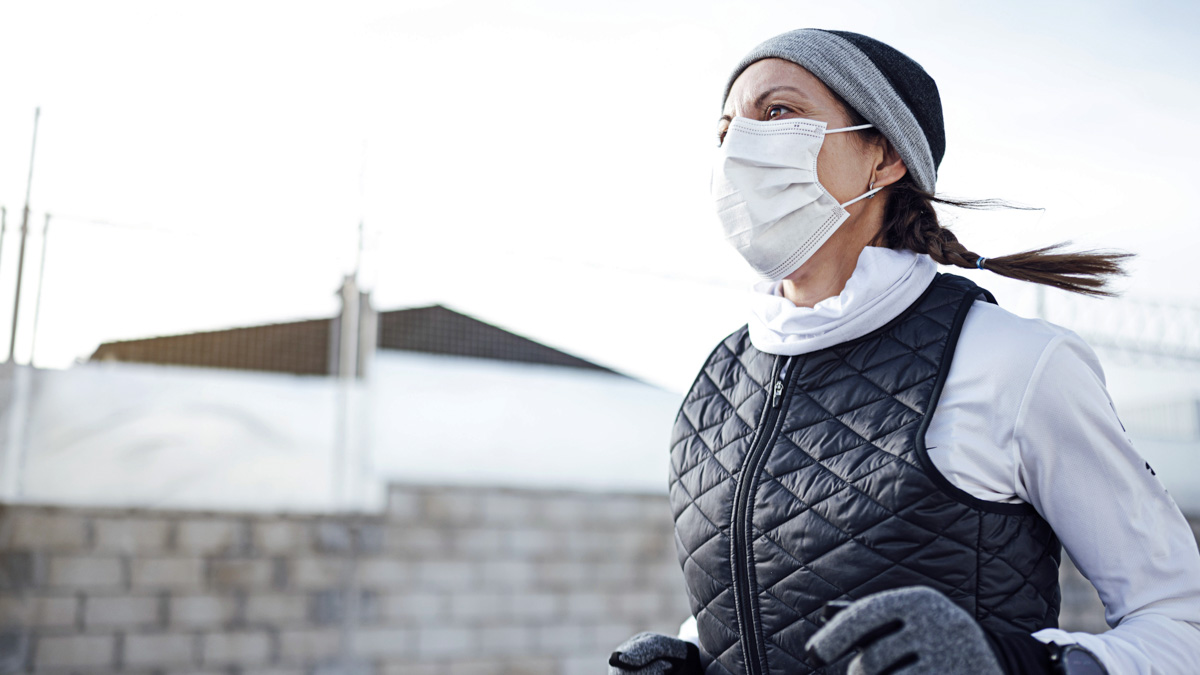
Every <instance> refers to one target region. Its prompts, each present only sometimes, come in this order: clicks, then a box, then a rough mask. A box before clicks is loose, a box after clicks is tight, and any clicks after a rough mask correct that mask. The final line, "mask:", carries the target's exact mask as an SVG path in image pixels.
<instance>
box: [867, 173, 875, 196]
mask: <svg viewBox="0 0 1200 675" xmlns="http://www.w3.org/2000/svg"><path fill="white" fill-rule="evenodd" d="M874 189H875V179H874V178H872V179H871V184H870V185H868V186H867V192H870V191H871V190H874ZM874 198H875V195H871V196H870V197H867V199H874Z"/></svg>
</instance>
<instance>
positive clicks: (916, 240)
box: [880, 176, 1133, 297]
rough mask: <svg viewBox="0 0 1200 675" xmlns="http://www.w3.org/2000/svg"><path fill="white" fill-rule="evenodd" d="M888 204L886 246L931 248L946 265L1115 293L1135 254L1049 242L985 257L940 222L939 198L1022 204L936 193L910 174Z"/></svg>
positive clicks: (978, 204)
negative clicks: (1075, 248) (1072, 248)
mask: <svg viewBox="0 0 1200 675" xmlns="http://www.w3.org/2000/svg"><path fill="white" fill-rule="evenodd" d="M886 192H887V193H888V201H887V207H886V210H885V212H884V217H883V228H882V229H881V230H880V239H882V241H883V245H885V246H888V247H890V248H894V249H907V250H910V251H916V252H917V253H927V254H929V257H931V258H933V260H934V261H935V262H937V263H939V264H942V265H952V266H954V267H963V268H967V269H976V268H979V269H986V270H988V271H989V272H994V273H996V274H999V275H1000V276H1004V277H1008V278H1010V279H1018V280H1020V281H1031V282H1033V283H1035V284H1044V285H1046V286H1053V287H1054V288H1061V289H1062V290H1064V291H1071V292H1072V293H1081V294H1083V295H1091V296H1104V297H1108V296H1112V295H1115V294H1114V293H1113V291H1112V290H1110V289H1109V288H1108V282H1110V281H1111V280H1112V279H1113V278H1114V277H1117V276H1121V275H1124V274H1125V270H1124V269H1123V267H1122V265H1123V264H1124V263H1125V262H1126V261H1128V260H1129V259H1130V258H1132V257H1133V254H1132V253H1124V252H1118V251H1076V252H1072V251H1065V250H1063V249H1064V247H1066V246H1067V245H1068V244H1069V242H1062V243H1058V244H1054V245H1052V246H1044V247H1042V248H1036V249H1032V250H1029V251H1022V252H1020V253H1014V254H1012V255H1005V256H999V257H996V258H984V257H982V256H980V255H979V254H977V253H975V252H974V251H971V250H970V249H968V248H967V247H966V246H963V245H962V243H960V242H959V241H958V237H956V236H954V233H953V232H951V231H950V230H948V229H946V228H944V227H942V226H941V224H940V223H939V222H938V216H937V212H936V211H935V210H934V208H933V205H934V203H938V204H949V205H951V206H957V207H960V208H966V209H989V208H996V207H1007V208H1022V207H1017V206H1012V205H1010V204H1007V203H1005V202H1003V201H999V200H995V199H984V200H975V201H959V200H953V199H946V198H941V197H936V196H934V195H931V194H929V193H928V192H925V191H924V190H921V189H920V188H918V187H917V186H916V185H915V184H914V183H913V181H912V179H911V177H909V176H905V177H904V178H901V179H900V180H899V181H898V182H897V183H896V184H894V185H892V186H890V187H888V189H887V191H886Z"/></svg>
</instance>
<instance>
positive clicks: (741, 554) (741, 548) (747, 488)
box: [732, 356, 792, 675]
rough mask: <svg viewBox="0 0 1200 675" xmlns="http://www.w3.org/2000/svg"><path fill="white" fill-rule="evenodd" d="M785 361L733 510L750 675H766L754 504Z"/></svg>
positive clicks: (776, 369) (776, 372)
mask: <svg viewBox="0 0 1200 675" xmlns="http://www.w3.org/2000/svg"><path fill="white" fill-rule="evenodd" d="M782 360H783V365H782V366H780V360H779V358H776V361H775V363H774V364H773V366H772V369H771V387H770V391H771V402H770V404H769V405H768V406H767V407H766V410H765V411H764V412H765V415H764V417H763V421H762V424H761V426H760V431H759V435H758V438H757V439H756V440H755V442H754V446H753V447H751V448H750V452H748V453H746V461H745V462H744V463H743V464H742V471H741V474H740V478H739V480H738V485H737V496H736V497H735V501H734V509H733V513H734V516H733V546H732V548H733V555H734V560H733V569H734V579H735V580H736V582H735V585H736V589H735V591H736V592H735V597H736V598H737V614H738V625H739V626H742V627H743V628H742V640H743V646H744V647H745V650H744V652H743V653H744V655H745V656H746V672H747V675H762V673H763V664H762V663H761V662H760V661H759V644H758V628H759V627H758V626H756V625H755V623H754V601H753V600H752V598H751V593H752V591H753V589H751V588H750V566H751V563H750V554H751V550H752V547H753V545H754V544H753V542H752V541H751V539H750V534H751V532H752V531H753V522H752V521H753V513H752V509H751V503H752V501H753V498H754V486H755V484H756V481H755V478H756V477H757V476H758V473H759V471H760V469H761V467H760V466H759V464H761V459H762V458H763V457H764V456H765V455H766V452H767V449H768V448H770V447H771V444H772V443H773V442H774V440H775V435H776V433H777V432H778V429H776V426H777V424H778V423H779V420H780V419H782V416H781V415H780V412H781V411H780V403H782V401H783V392H784V391H785V390H786V389H787V376H788V366H790V365H791V362H792V358H791V357H790V356H785V357H783V358H782Z"/></svg>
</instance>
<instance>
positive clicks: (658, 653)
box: [608, 633, 701, 675]
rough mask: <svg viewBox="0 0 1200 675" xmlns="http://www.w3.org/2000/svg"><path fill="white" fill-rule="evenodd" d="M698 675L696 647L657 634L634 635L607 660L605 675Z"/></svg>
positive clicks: (698, 655) (699, 669)
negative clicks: (606, 674) (606, 672)
mask: <svg viewBox="0 0 1200 675" xmlns="http://www.w3.org/2000/svg"><path fill="white" fill-rule="evenodd" d="M628 673H637V674H638V675H700V673H701V668H700V650H699V649H698V648H697V647H696V645H694V644H692V643H690V642H688V641H686V640H680V639H679V638H673V637H671V636H669V635H662V634H660V633H638V634H637V635H634V636H633V637H631V638H629V639H628V640H626V641H625V642H622V643H621V646H620V647H617V651H615V652H613V653H612V656H610V657H609V658H608V675H627V674H628Z"/></svg>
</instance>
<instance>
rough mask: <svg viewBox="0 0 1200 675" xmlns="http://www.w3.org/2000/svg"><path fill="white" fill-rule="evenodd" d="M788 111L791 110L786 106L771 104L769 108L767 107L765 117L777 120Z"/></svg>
mask: <svg viewBox="0 0 1200 675" xmlns="http://www.w3.org/2000/svg"><path fill="white" fill-rule="evenodd" d="M790 112H792V110H791V108H788V107H787V106H782V105H773V106H771V107H770V108H767V119H769V120H777V119H779V118H780V117H782V116H783V115H784V114H786V113H790Z"/></svg>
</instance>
